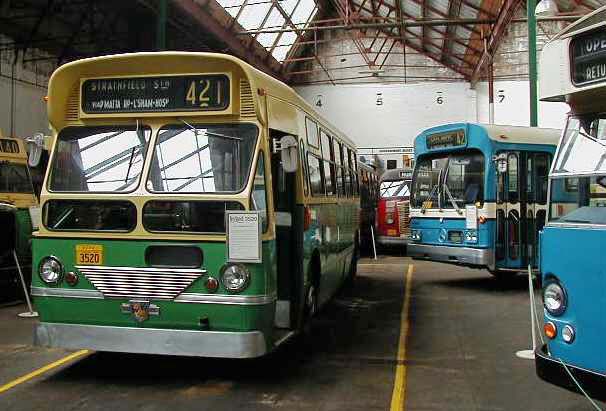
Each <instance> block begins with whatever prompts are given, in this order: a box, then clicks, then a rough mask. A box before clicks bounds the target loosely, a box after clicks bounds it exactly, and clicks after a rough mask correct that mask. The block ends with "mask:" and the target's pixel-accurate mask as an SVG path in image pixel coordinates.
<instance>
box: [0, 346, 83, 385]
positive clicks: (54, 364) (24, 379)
mask: <svg viewBox="0 0 606 411" xmlns="http://www.w3.org/2000/svg"><path fill="white" fill-rule="evenodd" d="M89 352H90V351H89V350H80V351H76V352H75V353H72V354H70V355H68V356H67V357H63V358H61V359H60V360H57V361H55V362H52V363H50V364H48V365H45V366H44V367H42V368H38V369H37V370H35V371H32V372H30V373H29V374H26V375H24V376H23V377H19V378H17V379H16V380H14V381H11V382H9V383H8V384H5V385H2V386H0V394H2V393H3V392H6V391H8V390H10V389H11V388H14V387H16V386H17V385H19V384H23V383H24V382H27V381H29V380H31V379H32V378H36V377H37V376H39V375H41V374H44V373H45V372H47V371H50V370H52V369H53V368H57V367H59V366H61V365H63V364H65V363H67V362H70V361H71V360H74V359H76V358H78V357H82V356H83V355H86V354H88V353H89Z"/></svg>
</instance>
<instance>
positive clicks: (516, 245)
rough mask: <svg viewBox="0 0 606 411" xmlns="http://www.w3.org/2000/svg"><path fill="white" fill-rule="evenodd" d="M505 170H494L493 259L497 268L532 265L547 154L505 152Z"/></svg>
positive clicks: (544, 193)
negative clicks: (495, 180) (494, 224)
mask: <svg viewBox="0 0 606 411" xmlns="http://www.w3.org/2000/svg"><path fill="white" fill-rule="evenodd" d="M499 154H501V155H503V154H504V155H505V156H506V159H507V170H506V171H505V172H497V173H498V174H497V212H496V220H497V221H496V236H495V238H496V241H495V259H496V268H497V269H524V268H525V267H527V266H528V264H529V263H530V264H532V265H533V266H536V262H537V261H538V260H537V252H538V247H537V242H538V232H539V230H541V229H542V228H543V225H544V222H545V213H546V207H547V205H546V200H547V172H548V169H549V157H548V154H547V153H543V152H527V151H506V152H502V153H499Z"/></svg>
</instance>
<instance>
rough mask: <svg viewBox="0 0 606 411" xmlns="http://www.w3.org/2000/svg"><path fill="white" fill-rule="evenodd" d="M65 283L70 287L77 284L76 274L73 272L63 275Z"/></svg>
mask: <svg viewBox="0 0 606 411" xmlns="http://www.w3.org/2000/svg"><path fill="white" fill-rule="evenodd" d="M65 282H66V283H68V284H69V285H71V286H72V287H73V286H75V285H76V284H78V274H76V273H75V272H73V271H70V272H69V273H67V274H65Z"/></svg>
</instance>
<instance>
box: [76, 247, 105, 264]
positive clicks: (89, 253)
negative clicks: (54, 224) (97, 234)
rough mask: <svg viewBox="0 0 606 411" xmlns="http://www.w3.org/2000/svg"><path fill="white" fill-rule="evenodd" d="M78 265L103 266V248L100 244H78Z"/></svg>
mask: <svg viewBox="0 0 606 411" xmlns="http://www.w3.org/2000/svg"><path fill="white" fill-rule="evenodd" d="M76 264H77V265H102V264H103V246H102V245H98V244H78V245H76Z"/></svg>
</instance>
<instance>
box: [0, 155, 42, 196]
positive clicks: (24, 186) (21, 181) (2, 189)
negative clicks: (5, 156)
mask: <svg viewBox="0 0 606 411" xmlns="http://www.w3.org/2000/svg"><path fill="white" fill-rule="evenodd" d="M33 192H34V190H33V188H32V184H31V182H30V179H29V173H28V171H27V166H26V165H25V164H14V163H9V162H8V161H0V193H28V194H32V193H33Z"/></svg>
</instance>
